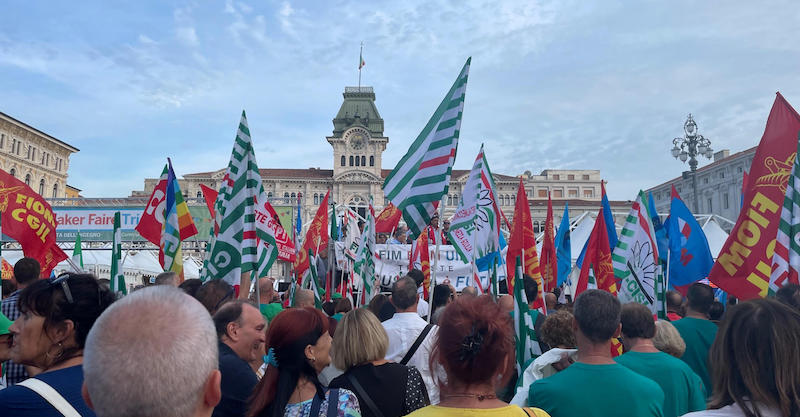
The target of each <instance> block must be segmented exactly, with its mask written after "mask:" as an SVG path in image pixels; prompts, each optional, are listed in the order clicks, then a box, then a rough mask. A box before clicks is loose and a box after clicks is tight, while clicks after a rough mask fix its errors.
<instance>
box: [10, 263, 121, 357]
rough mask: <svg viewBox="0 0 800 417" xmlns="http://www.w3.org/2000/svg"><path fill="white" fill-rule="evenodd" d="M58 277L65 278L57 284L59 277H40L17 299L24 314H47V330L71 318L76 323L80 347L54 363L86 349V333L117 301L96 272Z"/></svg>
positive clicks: (44, 315)
mask: <svg viewBox="0 0 800 417" xmlns="http://www.w3.org/2000/svg"><path fill="white" fill-rule="evenodd" d="M17 264H19V262H18V263H17ZM58 278H63V279H64V280H63V281H61V283H58V284H53V282H54V281H55V279H44V280H37V281H36V282H34V283H32V284H31V285H29V286H27V287H25V289H23V290H22V291H21V292H20V293H19V299H18V300H17V308H19V311H20V313H22V314H25V313H32V314H35V315H37V316H42V317H44V325H43V327H44V329H45V330H47V328H48V327H50V326H52V325H55V324H58V323H61V322H63V321H65V320H71V321H72V323H73V324H74V326H75V342H76V343H77V347H76V348H73V349H64V352H63V353H62V355H61V356H60V357H59V358H58V359H57V360H56V362H54V363H52V364H50V366H53V365H56V364H58V363H60V362H62V361H65V360H67V359H70V358H72V357H74V356H75V355H76V354H77V353H79V352H80V351H81V350H83V347H84V345H85V344H86V336H87V335H88V334H89V330H90V329H91V328H92V325H94V322H95V320H97V318H98V317H100V314H101V313H102V312H103V311H104V310H105V309H106V308H108V306H110V305H111V303H113V302H114V300H115V297H114V294H113V293H112V292H111V291H110V290H109V289H107V288H105V287H103V286H101V285H100V283H99V282H97V278H95V277H94V275H91V274H73V273H65V274H61V275H59V277H58ZM64 286H66V287H67V288H68V289H69V290H68V291H69V295H70V296H71V297H72V302H70V300H69V298H68V297H67V295H66V294H65V292H64Z"/></svg>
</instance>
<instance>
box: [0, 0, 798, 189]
mask: <svg viewBox="0 0 800 417" xmlns="http://www.w3.org/2000/svg"><path fill="white" fill-rule="evenodd" d="M3 15H4V18H3V24H2V25H0V111H2V112H4V113H6V114H9V115H11V116H12V117H14V118H17V119H19V120H21V121H23V122H25V123H27V124H29V125H32V126H34V127H36V128H38V129H40V130H42V131H44V132H47V133H48V134H51V135H53V136H55V137H56V138H59V139H60V140H62V141H65V142H67V143H69V144H71V145H73V146H75V147H77V148H79V149H80V152H78V153H76V154H73V155H72V156H71V158H70V168H69V180H68V183H69V184H70V185H72V186H74V187H77V188H79V189H81V190H83V191H82V195H83V196H85V197H124V196H128V195H130V193H131V191H132V190H141V189H143V187H144V178H146V177H148V178H153V177H157V176H158V175H159V174H160V173H161V170H162V168H163V165H164V163H165V162H166V158H167V157H171V158H172V161H173V165H174V167H175V170H176V173H177V174H178V176H181V175H184V174H188V173H194V172H205V171H212V170H216V169H221V168H224V167H225V166H226V165H227V163H228V160H229V159H230V153H231V148H232V145H233V139H234V137H235V133H236V127H237V126H238V122H239V117H240V114H241V111H242V109H245V110H246V111H247V115H248V122H249V125H250V130H251V134H252V138H253V142H254V146H255V150H256V157H257V160H258V164H259V166H260V167H262V168H308V167H321V168H327V169H330V168H332V165H333V155H332V150H331V147H330V145H329V144H328V143H327V142H326V140H325V136H328V135H330V134H331V131H332V129H333V124H332V122H331V120H332V119H333V117H334V116H335V115H336V112H337V111H338V109H339V106H340V105H341V102H342V95H341V94H342V92H343V90H344V87H345V86H354V85H356V84H357V80H358V71H357V65H358V55H359V45H360V43H361V42H363V43H364V52H363V54H364V55H363V56H364V60H365V62H366V66H365V67H364V69H363V72H362V85H367V86H373V87H374V89H375V94H376V96H377V100H376V105H377V107H378V110H379V112H380V113H381V116H382V117H383V119H384V122H385V132H384V133H385V135H386V136H388V137H389V144H388V147H387V149H386V151H385V153H384V156H383V161H384V168H393V167H394V165H395V164H396V163H397V161H398V160H399V159H400V158H401V157H402V156H403V154H404V153H405V151H406V150H407V148H408V146H409V144H410V143H411V142H412V141H413V140H414V138H416V136H417V135H418V134H419V132H420V130H421V129H422V128H423V127H424V125H425V123H426V122H427V120H428V118H429V117H430V116H431V114H432V113H433V111H434V110H435V109H436V106H437V105H438V104H439V102H440V101H441V100H442V98H443V97H444V95H445V93H446V92H447V90H448V89H449V88H450V86H451V85H452V83H453V81H454V80H455V78H456V76H457V75H458V72H459V70H460V69H461V67H462V65H463V64H464V61H465V60H466V59H467V58H468V57H470V56H471V57H472V65H471V69H470V74H469V81H468V84H467V91H466V100H465V108H464V116H463V122H462V125H461V136H460V141H459V149H458V155H457V158H456V162H455V168H457V169H469V168H470V167H471V165H472V162H473V160H474V158H475V155H476V154H477V152H478V149H479V148H480V145H481V143H484V144H485V152H486V156H487V158H488V160H489V163H490V165H491V166H492V170H493V172H496V173H502V174H507V175H519V174H521V173H523V172H524V171H526V170H530V171H531V172H533V173H538V172H541V171H542V170H544V169H599V170H600V172H601V175H602V177H603V178H604V179H605V180H607V181H608V185H607V191H608V194H609V197H610V198H611V199H614V200H628V199H633V198H634V196H635V194H636V192H637V191H638V190H639V189H646V188H649V187H652V186H654V185H657V184H659V183H661V182H663V181H666V180H669V179H671V178H674V177H677V176H679V175H680V173H681V172H682V171H683V170H686V169H688V165H686V164H683V163H681V162H680V161H679V160H676V159H674V158H672V156H671V155H670V149H671V147H672V142H671V141H672V138H674V137H676V136H681V135H682V134H683V123H684V121H685V120H686V116H687V114H688V113H692V115H693V116H694V118H695V120H696V122H697V124H698V127H699V132H700V133H701V134H703V135H704V136H705V137H706V138H708V139H710V140H711V143H712V147H713V148H714V149H715V150H720V149H730V150H731V153H733V152H737V151H741V150H744V149H747V148H749V147H752V146H755V145H756V144H758V141H759V139H760V137H761V135H762V133H763V130H764V124H765V122H766V119H767V115H768V114H769V109H770V106H771V105H772V102H773V101H774V99H775V92H777V91H780V92H781V93H782V94H783V95H784V96H785V97H786V98H787V100H788V101H789V102H790V103H794V104H795V106H800V82H799V81H800V79H799V76H798V74H800V72H798V69H800V65H799V64H800V42H798V41H797V40H798V39H800V24H799V23H800V7H797V4H796V2H793V1H788V0H787V1H759V2H753V1H726V2H696V1H685V0H677V1H642V0H639V1H613V0H605V1H587V0H556V1H549V0H523V1H489V0H479V1H470V0H457V1H430V0H427V1H426V0H421V1H417V0H405V1H385V2H380V1H369V2H365V1H350V0H330V1H283V0H277V1H233V0H220V1H212V0H209V1H145V0H142V1H137V2H129V1H117V0H113V1H112V0H105V1H96V0H87V1H81V2H54V1H49V2H30V1H23V0H8V1H5V2H4V6H3ZM798 108H800V107H798ZM707 163H709V161H708V160H706V159H702V160H701V162H700V166H703V165H705V164H707Z"/></svg>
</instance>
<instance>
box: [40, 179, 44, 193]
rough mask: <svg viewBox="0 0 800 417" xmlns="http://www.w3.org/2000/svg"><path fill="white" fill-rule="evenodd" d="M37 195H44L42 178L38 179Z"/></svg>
mask: <svg viewBox="0 0 800 417" xmlns="http://www.w3.org/2000/svg"><path fill="white" fill-rule="evenodd" d="M39 195H40V196H44V178H42V180H41V181H39Z"/></svg>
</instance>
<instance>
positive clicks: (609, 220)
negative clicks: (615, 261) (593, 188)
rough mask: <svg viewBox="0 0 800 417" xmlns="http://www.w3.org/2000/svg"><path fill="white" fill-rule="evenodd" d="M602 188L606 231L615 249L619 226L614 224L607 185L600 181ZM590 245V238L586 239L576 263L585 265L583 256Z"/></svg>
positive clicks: (612, 247)
mask: <svg viewBox="0 0 800 417" xmlns="http://www.w3.org/2000/svg"><path fill="white" fill-rule="evenodd" d="M600 188H601V189H602V190H603V191H602V192H603V199H602V201H601V203H600V204H601V205H602V206H603V220H605V223H606V233H608V247H609V248H611V250H612V251H613V250H614V248H616V247H617V240H619V239H617V228H616V226H614V215H613V214H611V204H609V203H608V196H607V195H606V186H605V185H603V183H602V182H601V183H600ZM587 245H589V239H586V243H584V244H583V249H581V254H580V256H578V260H577V261H576V262H575V265H577V266H578V268H580V267H581V266H582V265H583V257H584V256H585V255H586V246H587Z"/></svg>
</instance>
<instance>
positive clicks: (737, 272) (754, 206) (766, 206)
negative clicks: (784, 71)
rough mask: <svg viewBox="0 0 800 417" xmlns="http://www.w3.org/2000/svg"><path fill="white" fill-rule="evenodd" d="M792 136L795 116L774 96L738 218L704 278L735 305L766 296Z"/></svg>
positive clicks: (799, 128)
mask: <svg viewBox="0 0 800 417" xmlns="http://www.w3.org/2000/svg"><path fill="white" fill-rule="evenodd" d="M798 132H800V115H798V114H797V112H796V111H795V110H794V109H793V108H792V106H791V105H790V104H789V103H788V102H787V101H786V99H784V98H783V96H782V95H781V94H780V93H777V94H776V97H775V102H774V103H773V105H772V110H771V111H770V114H769V118H768V119H767V125H766V128H765V129H764V135H763V136H762V137H761V142H760V143H759V145H758V148H757V149H756V154H755V156H754V157H753V160H752V164H751V165H750V172H749V174H748V179H747V189H746V190H745V193H744V195H745V197H744V204H743V205H742V209H741V211H740V212H739V218H738V219H737V220H736V224H735V225H734V226H733V229H732V230H731V233H730V235H728V239H727V240H726V241H725V244H724V245H723V247H722V250H721V251H720V252H719V255H718V257H717V262H716V263H715V264H714V266H713V267H712V268H711V272H710V273H709V276H708V278H709V279H710V280H711V282H713V283H714V284H715V285H717V286H718V287H720V288H722V289H723V290H724V291H725V292H727V293H728V294H730V295H732V296H734V297H737V298H739V299H741V300H749V299H751V298H755V297H766V296H767V293H768V291H769V282H770V275H771V274H772V261H773V260H772V256H773V255H774V254H773V252H774V251H773V244H772V242H773V241H774V239H775V237H776V236H777V235H778V227H779V225H780V212H781V210H780V208H781V205H783V203H784V199H785V196H786V185H787V183H788V181H789V177H790V175H791V171H792V161H793V158H794V156H793V155H794V154H795V152H796V151H797V136H798ZM670 268H672V266H671V265H670ZM670 274H671V272H670Z"/></svg>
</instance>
